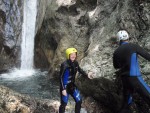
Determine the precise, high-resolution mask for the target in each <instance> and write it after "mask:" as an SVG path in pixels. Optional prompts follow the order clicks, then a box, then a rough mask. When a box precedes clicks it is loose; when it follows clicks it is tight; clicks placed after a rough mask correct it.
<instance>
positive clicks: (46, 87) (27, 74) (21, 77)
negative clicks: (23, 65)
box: [0, 69, 87, 113]
mask: <svg viewBox="0 0 150 113" xmlns="http://www.w3.org/2000/svg"><path fill="white" fill-rule="evenodd" d="M0 85H4V86H6V87H9V88H10V89H12V90H14V91H16V92H19V93H21V94H28V95H30V96H32V97H36V98H40V99H53V100H57V101H59V100H60V94H59V82H58V81H56V80H55V79H53V78H51V79H49V76H48V72H47V71H40V70H17V69H14V70H12V71H10V73H5V74H1V75H0ZM68 106H69V109H68V110H67V111H66V113H74V106H75V102H74V100H73V99H72V98H69V102H68ZM81 113H87V112H86V110H85V109H84V108H82V109H81Z"/></svg>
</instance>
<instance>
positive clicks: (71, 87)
mask: <svg viewBox="0 0 150 113" xmlns="http://www.w3.org/2000/svg"><path fill="white" fill-rule="evenodd" d="M77 71H78V72H79V73H81V74H82V75H84V76H85V77H87V74H86V73H85V72H84V71H83V70H82V69H81V68H80V66H79V64H78V62H77V61H74V62H72V61H70V60H66V61H65V62H63V63H62V64H61V69H60V95H61V105H60V107H59V113H65V107H66V105H67V103H68V99H69V95H71V96H72V97H73V98H74V100H75V102H76V106H75V113H80V109H81V103H82V99H81V96H80V93H79V90H78V89H77V87H76V85H75V76H76V73H77ZM63 90H66V91H67V96H64V95H62V91H63Z"/></svg>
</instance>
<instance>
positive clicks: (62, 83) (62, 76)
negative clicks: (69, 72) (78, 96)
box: [60, 64, 66, 90]
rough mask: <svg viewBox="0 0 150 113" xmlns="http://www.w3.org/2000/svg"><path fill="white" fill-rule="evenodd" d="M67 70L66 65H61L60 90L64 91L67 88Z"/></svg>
mask: <svg viewBox="0 0 150 113" xmlns="http://www.w3.org/2000/svg"><path fill="white" fill-rule="evenodd" d="M65 70H66V66H65V65H64V64H61V67H60V88H61V89H62V90H65V89H66V87H65V85H64V81H63V78H64V73H65Z"/></svg>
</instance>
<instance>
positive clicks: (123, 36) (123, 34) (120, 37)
mask: <svg viewBox="0 0 150 113" xmlns="http://www.w3.org/2000/svg"><path fill="white" fill-rule="evenodd" d="M117 38H118V41H119V42H120V41H124V40H128V39H129V34H128V33H127V31H125V30H121V31H119V32H118V33H117Z"/></svg>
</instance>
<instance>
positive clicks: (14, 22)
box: [0, 0, 23, 70]
mask: <svg viewBox="0 0 150 113" xmlns="http://www.w3.org/2000/svg"><path fill="white" fill-rule="evenodd" d="M22 5H23V3H22V1H20V0H15V1H14V0H10V1H9V0H2V1H0V18H1V19H0V21H1V24H0V45H1V47H0V53H1V54H0V60H1V63H0V68H1V70H3V69H9V68H10V67H13V66H15V65H16V64H17V62H16V60H17V59H16V58H18V56H19V50H20V47H19V46H20V38H21V30H22Z"/></svg>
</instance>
